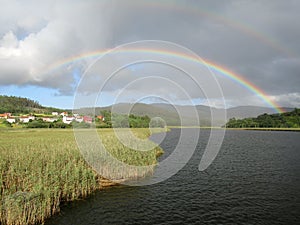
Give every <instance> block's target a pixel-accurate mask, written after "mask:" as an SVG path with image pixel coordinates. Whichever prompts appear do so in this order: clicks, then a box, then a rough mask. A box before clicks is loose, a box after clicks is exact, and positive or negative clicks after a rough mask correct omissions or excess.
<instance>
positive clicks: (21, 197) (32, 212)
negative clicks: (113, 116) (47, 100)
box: [0, 129, 163, 225]
mask: <svg viewBox="0 0 300 225" xmlns="http://www.w3.org/2000/svg"><path fill="white" fill-rule="evenodd" d="M128 130H129V129H123V130H122V129H119V131H120V132H119V133H120V134H121V135H123V136H124V137H126V134H127V133H128ZM131 131H133V133H134V135H135V136H136V137H139V138H141V139H143V141H142V145H145V144H146V145H147V146H148V148H151V150H149V151H136V150H133V149H131V148H129V147H127V146H125V145H124V144H122V143H121V142H120V141H119V140H118V138H117V137H116V136H115V134H114V132H113V130H112V129H101V130H98V131H97V132H98V135H99V137H101V140H103V144H104V146H105V147H106V149H107V151H108V152H109V154H111V155H113V156H114V157H116V158H117V159H118V160H119V161H121V162H124V163H126V164H130V165H139V166H148V167H144V169H141V170H138V169H135V167H133V169H130V170H123V171H120V170H116V171H114V173H115V174H114V177H118V178H121V179H125V180H126V179H138V178H141V177H144V176H148V175H149V174H152V172H153V170H154V168H155V165H156V163H157V161H156V159H157V157H158V156H159V155H160V154H162V152H163V151H162V149H161V148H159V147H158V146H156V145H155V144H154V143H153V142H151V141H149V140H148V137H149V135H150V131H149V129H131ZM130 138H131V137H128V138H127V140H128V141H129V142H130ZM132 142H133V143H134V144H136V145H138V143H136V140H134V141H132ZM91 149H92V144H91ZM98 158H99V157H98ZM100 166H101V170H103V171H104V170H107V171H111V165H105V163H103V164H101V165H100ZM109 166H110V169H109V170H108V169H107V168H108V167H109ZM137 168H139V167H137ZM142 168H143V167H142ZM96 169H98V168H96ZM97 171H98V170H97ZM107 171H106V172H107ZM104 180H105V179H103V177H101V176H100V175H99V173H97V172H96V171H95V168H92V167H91V166H89V164H88V163H87V162H86V160H85V159H84V158H83V156H82V154H81V152H80V151H79V149H78V146H77V143H76V141H75V138H74V133H73V130H71V129H65V130H63V129H32V130H27V129H20V130H17V129H16V130H14V129H8V130H1V131H0V223H1V224H3V225H4V224H7V225H11V224H23V225H24V224H37V223H44V221H45V219H46V218H49V217H50V216H51V215H53V214H55V213H57V212H59V210H60V206H61V205H62V203H65V202H68V201H73V200H76V199H82V198H84V197H86V196H88V195H89V194H91V193H92V192H93V191H95V190H97V189H100V188H102V186H103V181H104Z"/></svg>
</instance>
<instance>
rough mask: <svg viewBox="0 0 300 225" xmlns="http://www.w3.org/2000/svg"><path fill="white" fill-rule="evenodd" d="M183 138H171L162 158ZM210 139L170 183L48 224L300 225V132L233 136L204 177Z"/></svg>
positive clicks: (133, 190) (106, 196) (101, 198)
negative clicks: (202, 165)
mask: <svg viewBox="0 0 300 225" xmlns="http://www.w3.org/2000/svg"><path fill="white" fill-rule="evenodd" d="M190 132H193V129H190ZM179 135H180V130H179V129H173V130H172V131H171V132H169V133H167V136H166V138H165V139H164V142H163V143H162V144H161V146H162V147H163V149H164V150H165V152H166V154H165V155H164V156H163V157H167V156H168V154H169V153H170V152H172V150H173V149H174V145H176V143H177V142H178V136H179ZM208 135H209V131H207V130H206V131H205V130H204V131H201V138H200V141H199V144H198V147H197V149H196V151H195V153H194V155H193V157H192V158H191V160H190V161H189V163H188V164H187V165H186V166H185V167H184V168H183V169H182V170H181V171H180V172H178V173H177V174H176V175H175V176H173V177H171V178H170V179H168V180H166V181H164V182H162V183H159V184H155V185H150V186H142V187H129V186H118V187H112V188H108V189H105V190H101V191H98V192H97V193H95V195H93V196H91V197H90V198H88V199H86V200H82V201H77V202H75V203H72V204H70V205H68V206H64V207H63V208H62V211H61V213H60V215H58V216H55V217H53V218H52V219H51V220H50V221H48V223H47V224H48V225H50V224H64V225H65V224H72V225H76V224H300V133H298V132H268V131H264V132H263V131H227V133H226V136H225V140H224V142H223V146H222V149H221V150H220V152H219V154H218V156H217V158H216V160H215V161H214V162H213V164H212V165H211V166H210V167H209V168H208V169H207V170H206V171H205V172H199V171H198V164H199V161H200V158H201V155H202V153H203V150H204V148H205V143H206V141H207V137H208ZM155 138H156V137H155V136H154V137H153V139H155Z"/></svg>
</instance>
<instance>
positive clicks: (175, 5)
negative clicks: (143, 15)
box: [44, 0, 295, 113]
mask: <svg viewBox="0 0 300 225" xmlns="http://www.w3.org/2000/svg"><path fill="white" fill-rule="evenodd" d="M133 1H134V3H135V4H134V6H135V7H140V8H141V9H145V7H148V8H152V9H157V8H159V9H163V10H172V11H175V12H178V13H183V14H188V15H190V16H194V17H196V18H199V17H204V18H208V19H211V20H213V21H215V22H217V23H220V24H224V25H226V26H228V27H231V28H233V29H235V30H238V31H240V32H241V33H243V34H245V35H247V36H249V37H253V38H254V39H256V40H259V41H260V42H261V43H264V44H265V45H267V46H269V47H271V48H272V49H274V50H276V51H278V52H280V53H284V54H285V55H286V56H288V57H293V56H294V55H295V54H294V53H293V52H292V50H290V49H286V48H284V47H282V46H281V45H280V43H279V42H278V41H277V40H276V39H274V38H273V37H270V36H268V35H267V34H265V33H262V31H258V30H256V29H255V28H254V27H251V26H249V25H247V24H245V23H241V22H239V21H236V20H233V19H230V18H228V17H224V16H222V15H219V14H217V13H215V12H213V11H211V10H209V9H205V8H202V7H201V8H200V7H194V5H192V4H186V3H184V2H180V1H179V2H174V1H173V0H162V1H148V0H133ZM120 4H121V3H120ZM109 51H111V50H97V51H92V52H87V53H83V54H79V55H76V56H71V57H69V58H65V59H62V60H60V61H58V62H55V63H54V64H52V65H50V66H48V67H47V68H45V70H44V71H47V72H49V71H52V70H55V69H56V68H59V67H61V66H64V65H68V64H71V63H74V62H77V61H80V60H83V59H87V58H96V57H100V56H101V55H103V54H105V53H108V52H109ZM126 51H128V52H130V51H132V52H136V51H137V50H133V49H131V50H130V49H127V50H126ZM139 51H141V52H145V53H155V54H163V55H170V56H173V57H174V56H176V57H180V58H182V59H185V60H191V61H194V62H197V63H201V64H206V66H208V67H209V68H210V69H211V70H213V71H216V72H218V74H221V75H222V76H224V77H226V78H228V79H230V80H232V81H234V82H236V83H238V84H239V85H241V86H243V87H244V88H246V89H247V90H249V91H250V92H252V93H254V94H255V95H256V96H258V97H259V98H260V99H262V100H263V101H264V102H265V103H266V104H267V105H269V106H270V107H272V108H274V110H275V111H276V112H278V113H281V112H284V110H283V109H281V108H280V106H279V105H277V104H276V103H275V102H274V101H273V100H272V99H271V98H270V97H269V96H268V95H267V94H266V93H265V92H264V91H263V90H262V89H260V88H259V87H257V86H256V85H254V84H253V83H251V82H250V81H248V80H246V79H245V78H244V77H243V76H242V75H239V74H236V73H235V72H233V71H230V70H229V69H227V68H225V67H224V66H220V65H217V64H216V63H214V62H211V61H208V60H202V61H200V60H199V59H198V58H197V57H191V56H190V55H185V54H181V53H178V52H171V51H162V50H159V49H140V50H139ZM203 61H204V62H203Z"/></svg>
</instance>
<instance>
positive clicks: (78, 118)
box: [75, 116, 83, 123]
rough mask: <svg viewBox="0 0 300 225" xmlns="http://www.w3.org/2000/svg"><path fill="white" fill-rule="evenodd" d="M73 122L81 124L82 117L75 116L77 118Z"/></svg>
mask: <svg viewBox="0 0 300 225" xmlns="http://www.w3.org/2000/svg"><path fill="white" fill-rule="evenodd" d="M75 121H76V122H78V123H81V122H83V117H82V116H77V117H75Z"/></svg>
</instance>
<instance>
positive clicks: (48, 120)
mask: <svg viewBox="0 0 300 225" xmlns="http://www.w3.org/2000/svg"><path fill="white" fill-rule="evenodd" d="M43 121H44V122H49V123H53V122H55V121H57V118H51V117H43Z"/></svg>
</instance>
